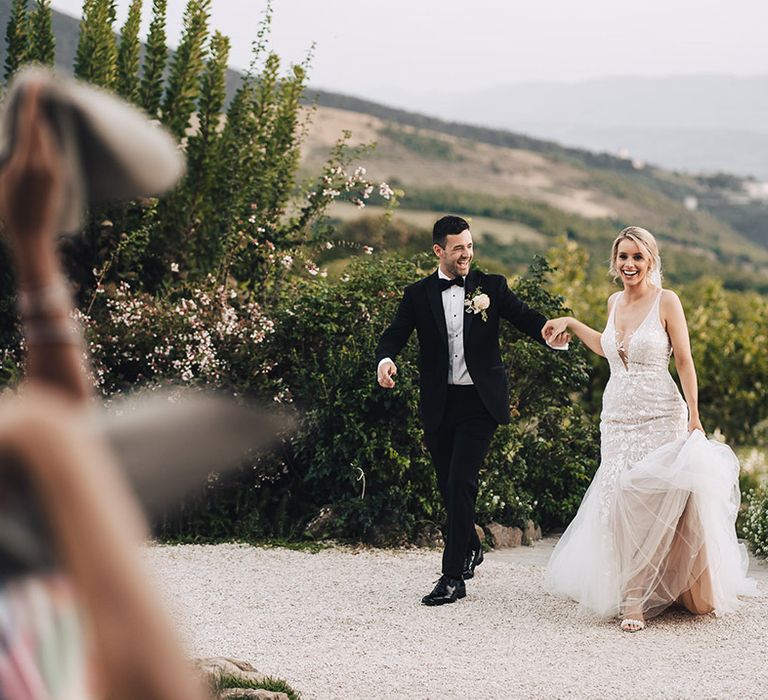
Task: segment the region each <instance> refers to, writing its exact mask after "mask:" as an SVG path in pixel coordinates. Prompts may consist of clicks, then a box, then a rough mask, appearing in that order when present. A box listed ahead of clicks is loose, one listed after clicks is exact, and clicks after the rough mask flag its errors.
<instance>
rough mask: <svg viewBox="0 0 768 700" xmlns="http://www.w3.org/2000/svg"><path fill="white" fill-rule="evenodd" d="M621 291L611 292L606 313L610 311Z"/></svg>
mask: <svg viewBox="0 0 768 700" xmlns="http://www.w3.org/2000/svg"><path fill="white" fill-rule="evenodd" d="M620 294H621V292H620V291H619V292H614V293H613V294H611V296H609V297H608V313H611V309H612V308H613V305H614V304H615V303H616V300H617V299H618V298H619V295H620Z"/></svg>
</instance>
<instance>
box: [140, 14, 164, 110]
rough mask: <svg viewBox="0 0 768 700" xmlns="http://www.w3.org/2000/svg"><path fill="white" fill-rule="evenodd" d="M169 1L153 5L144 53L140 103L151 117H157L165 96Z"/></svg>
mask: <svg viewBox="0 0 768 700" xmlns="http://www.w3.org/2000/svg"><path fill="white" fill-rule="evenodd" d="M166 10H167V0H154V2H153V3H152V23H151V24H150V25H149V36H147V48H146V51H145V53H144V70H143V74H142V77H141V95H140V98H139V103H140V104H141V106H142V107H144V109H145V110H146V111H147V114H149V115H151V116H153V117H154V116H157V112H158V110H159V109H160V101H161V99H162V96H163V72H164V71H165V64H166V62H167V60H168V48H167V47H166V45H165V14H166Z"/></svg>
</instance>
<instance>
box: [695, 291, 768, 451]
mask: <svg viewBox="0 0 768 700" xmlns="http://www.w3.org/2000/svg"><path fill="white" fill-rule="evenodd" d="M680 295H681V298H682V299H683V303H684V306H685V308H686V311H687V315H688V326H689V330H690V335H691V349H692V351H693V358H694V361H695V362H696V370H697V375H698V380H699V404H700V409H701V416H702V421H703V422H704V425H705V427H708V429H710V430H714V429H715V428H719V429H720V430H721V431H723V433H725V435H726V437H727V438H728V440H729V441H734V442H736V443H737V444H752V443H753V441H754V440H755V438H756V437H757V436H756V435H755V434H754V430H755V429H756V427H757V426H758V425H760V424H761V423H764V422H765V421H766V420H767V419H768V402H766V401H765V393H766V388H768V357H767V356H766V353H765V347H766V343H767V342H768V301H767V300H766V299H765V297H761V296H759V295H757V294H754V293H751V294H735V293H733V292H728V291H726V290H724V289H723V286H722V283H720V282H718V281H715V280H710V281H707V282H701V283H699V284H697V285H695V286H692V287H691V288H689V289H682V290H680Z"/></svg>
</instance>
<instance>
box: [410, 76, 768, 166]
mask: <svg viewBox="0 0 768 700" xmlns="http://www.w3.org/2000/svg"><path fill="white" fill-rule="evenodd" d="M460 98H461V99H457V95H449V94H444V93H443V94H441V93H434V92H430V91H429V89H427V90H421V91H419V92H418V93H415V92H414V93H408V92H405V91H403V94H402V96H401V97H400V99H399V101H400V103H402V104H408V105H410V106H411V107H412V108H413V109H416V110H419V111H422V112H427V113H428V114H434V115H437V116H441V115H450V117H451V118H452V119H456V120H459V121H463V122H469V123H473V124H483V125H486V126H490V127H495V128H502V129H513V130H515V131H523V132H525V133H528V134H532V135H536V136H538V137H540V138H545V139H550V140H551V139H554V140H557V141H560V142H562V143H567V144H571V145H576V146H581V147H584V148H589V149H593V150H600V151H608V152H610V153H614V154H616V153H618V152H619V150H620V149H628V150H629V152H630V153H631V154H632V156H633V157H638V158H643V159H644V160H647V161H652V162H654V163H656V164H658V165H662V166H663V167H666V168H677V169H683V170H687V171H689V172H710V173H711V172H714V171H718V170H721V171H728V172H734V173H737V174H740V175H743V176H747V175H754V176H757V177H760V178H762V179H764V180H768V75H758V76H752V77H737V76H724V75H693V76H673V77H667V78H645V77H635V76H623V77H612V78H603V79H599V80H589V81H584V82H579V83H575V84H574V83H558V82H548V83H530V84H520V85H510V86H500V87H498V88H496V89H493V90H482V91H477V92H470V93H468V94H462V95H461V96H460Z"/></svg>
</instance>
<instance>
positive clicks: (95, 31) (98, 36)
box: [75, 0, 117, 88]
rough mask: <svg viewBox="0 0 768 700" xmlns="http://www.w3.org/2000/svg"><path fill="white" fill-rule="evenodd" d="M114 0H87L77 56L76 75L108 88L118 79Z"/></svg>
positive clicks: (84, 4)
mask: <svg viewBox="0 0 768 700" xmlns="http://www.w3.org/2000/svg"><path fill="white" fill-rule="evenodd" d="M114 16H115V6H114V2H113V0H85V2H84V3H83V18H82V20H81V21H80V39H79V41H78V44H77V56H76V58H75V75H76V76H77V77H78V78H82V79H83V80H87V81H88V82H91V83H94V84H95V85H100V86H101V87H105V88H113V87H114V85H115V81H116V79H117V44H116V43H115V35H114V32H113V30H112V24H113V21H114V20H113V18H114Z"/></svg>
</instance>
